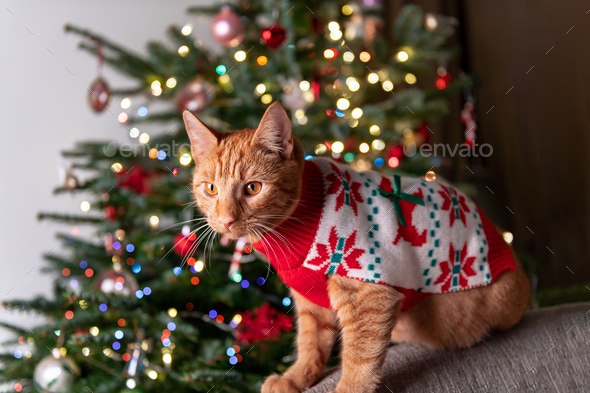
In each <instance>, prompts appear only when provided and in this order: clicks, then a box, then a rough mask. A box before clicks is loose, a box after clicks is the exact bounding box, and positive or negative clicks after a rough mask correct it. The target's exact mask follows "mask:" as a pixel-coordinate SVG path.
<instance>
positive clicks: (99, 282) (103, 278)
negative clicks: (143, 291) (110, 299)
mask: <svg viewBox="0 0 590 393" xmlns="http://www.w3.org/2000/svg"><path fill="white" fill-rule="evenodd" d="M93 286H94V289H95V290H97V291H100V292H103V293H114V294H115V295H122V296H131V295H134V294H135V291H137V290H138V289H139V285H138V284H137V280H136V279H135V277H133V274H131V273H129V272H128V271H127V270H124V269H121V270H120V271H115V270H114V269H110V270H106V271H104V272H102V273H101V274H99V275H98V277H96V279H95V280H94V283H93Z"/></svg>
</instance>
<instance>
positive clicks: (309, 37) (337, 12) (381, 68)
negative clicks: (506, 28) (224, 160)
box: [0, 0, 476, 393]
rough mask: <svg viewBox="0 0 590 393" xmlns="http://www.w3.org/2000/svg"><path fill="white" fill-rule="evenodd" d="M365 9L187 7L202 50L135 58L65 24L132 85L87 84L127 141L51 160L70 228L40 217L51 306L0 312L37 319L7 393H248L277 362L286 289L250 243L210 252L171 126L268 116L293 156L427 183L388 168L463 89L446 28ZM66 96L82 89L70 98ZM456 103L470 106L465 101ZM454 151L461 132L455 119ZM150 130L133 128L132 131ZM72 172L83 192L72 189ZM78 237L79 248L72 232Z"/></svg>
mask: <svg viewBox="0 0 590 393" xmlns="http://www.w3.org/2000/svg"><path fill="white" fill-rule="evenodd" d="M380 4H381V3H380V2H373V1H371V2H367V1H365V2H362V3H347V2H340V1H328V2H311V1H285V0H281V1H279V2H268V1H262V0H252V1H243V2H239V3H236V4H235V5H225V6H222V7H221V6H211V7H206V8H197V7H195V8H191V9H189V10H188V11H189V13H191V14H198V15H208V16H211V17H212V20H211V22H210V23H211V31H212V34H213V37H214V38H215V40H216V41H217V43H218V44H220V45H221V46H222V47H223V48H224V50H223V51H221V52H220V53H216V52H212V51H210V50H209V49H208V48H207V47H206V46H205V45H204V44H203V43H202V41H201V40H199V38H198V37H194V36H193V35H192V26H191V25H190V24H187V25H186V26H172V27H170V28H169V30H168V31H167V32H166V33H167V36H168V40H167V41H166V42H165V43H164V42H149V43H148V44H147V49H148V55H147V56H145V57H144V56H139V55H136V54H134V52H133V51H132V50H128V49H126V48H123V47H121V46H119V45H117V44H116V43H114V42H113V41H111V40H109V39H108V38H107V37H104V36H102V35H99V34H97V33H95V32H91V31H88V30H85V29H83V28H79V27H75V26H70V25H69V26H67V27H66V30H67V31H68V32H71V33H74V34H77V35H78V36H80V37H81V40H82V41H81V44H80V47H81V48H82V49H83V50H85V51H87V52H89V53H91V54H93V55H96V56H97V58H98V61H99V64H103V63H104V64H105V65H107V66H110V67H113V68H114V69H116V70H118V71H119V72H121V73H122V74H124V75H126V76H128V77H129V78H130V79H132V80H133V81H134V82H135V83H136V87H135V88H133V89H111V88H110V87H109V85H108V82H107V81H104V80H103V79H102V78H100V76H99V77H98V78H97V80H96V81H94V83H93V84H92V85H91V86H90V87H89V92H88V93H87V94H88V96H89V100H90V104H91V108H92V109H93V110H95V111H96V112H102V111H105V112H111V113H113V114H115V115H116V116H117V119H118V121H119V122H120V123H121V129H122V131H125V132H126V133H128V134H129V136H130V143H129V144H127V145H116V144H114V143H108V142H104V143H97V142H92V143H91V142H85V143H79V144H78V145H77V146H75V148H74V149H72V150H70V151H66V152H64V153H63V156H64V157H65V159H66V160H67V162H68V163H69V166H68V167H66V168H64V176H63V183H62V184H61V185H60V187H59V188H57V189H56V193H57V194H60V193H78V192H80V193H85V194H84V195H89V196H90V197H89V199H88V201H85V202H83V203H82V205H81V206H80V208H81V210H82V213H81V214H79V215H64V214H57V213H41V214H40V215H39V218H40V219H43V220H53V221H56V222H63V223H66V224H68V227H70V226H71V229H70V230H69V231H68V232H66V233H61V234H58V237H59V238H60V239H61V240H62V241H63V252H62V253H57V252H51V253H49V254H48V255H47V256H46V259H47V261H48V264H47V267H46V271H47V272H48V273H52V274H55V276H56V277H57V278H56V280H55V294H54V297H53V298H52V299H47V298H44V297H39V298H35V299H22V300H21V299H17V300H13V301H10V302H7V303H6V304H4V306H5V307H6V308H8V309H10V310H11V312H17V311H21V310H22V311H29V312H34V313H37V314H40V315H45V316H46V317H47V323H46V324H44V325H41V326H38V327H36V328H34V329H31V330H29V329H28V328H21V327H18V326H13V325H10V324H6V323H3V324H2V326H3V327H5V328H8V329H10V330H12V331H13V332H14V333H15V339H14V340H13V341H10V342H6V343H4V346H5V348H8V349H9V350H8V352H6V353H3V354H1V355H0V356H1V360H0V361H1V362H2V364H3V368H2V370H1V371H0V376H1V380H2V382H3V383H6V384H8V385H9V386H10V388H9V390H8V391H17V392H20V391H23V392H31V391H35V390H39V391H44V392H82V391H90V392H93V393H99V392H120V391H127V390H129V391H131V390H134V391H140V392H141V391H145V392H147V391H154V392H155V391H157V392H177V391H197V392H209V391H210V390H211V389H212V388H213V387H215V391H227V392H245V391H257V390H258V389H259V387H260V384H261V383H262V381H263V378H264V377H265V376H266V375H268V374H270V373H272V372H281V371H283V370H285V369H286V368H287V366H288V365H289V363H290V362H292V361H293V360H294V355H293V354H292V352H293V349H292V348H293V347H292V340H293V336H294V332H293V315H294V311H293V306H291V301H290V298H289V290H288V288H286V287H285V286H284V285H282V283H281V282H280V280H279V279H278V278H277V275H276V274H275V273H274V272H273V271H272V269H270V267H269V265H268V263H267V262H266V261H265V260H264V257H262V256H261V255H259V254H257V253H256V252H254V251H253V250H252V247H251V245H249V244H245V241H242V240H238V241H237V242H235V243H234V242H230V241H229V239H227V238H223V237H222V238H218V236H217V235H216V234H215V233H213V232H212V231H211V230H210V229H209V228H208V227H207V225H206V222H205V221H204V219H203V218H202V217H201V216H200V215H199V213H198V211H196V210H195V205H194V202H193V198H192V196H191V190H190V180H191V172H192V168H191V163H192V157H191V155H190V147H189V143H188V138H187V136H186V132H185V130H184V125H183V123H182V116H181V113H182V111H183V110H190V111H192V112H193V113H195V114H197V116H199V118H200V119H201V120H202V121H204V122H205V123H207V124H208V125H210V126H212V127H215V128H217V129H220V130H229V129H239V128H244V127H256V126H257V124H258V122H259V120H260V118H261V116H262V114H263V113H264V110H265V109H266V108H267V107H268V105H269V104H270V103H271V102H274V101H279V102H281V103H282V104H283V106H284V107H285V108H286V109H287V110H288V112H289V113H290V115H291V116H292V123H293V132H294V134H295V135H296V136H297V138H299V140H300V141H301V142H302V144H303V146H304V148H305V149H306V151H307V154H308V157H313V156H320V155H324V156H331V157H332V158H333V159H335V160H338V161H343V162H348V163H350V165H352V166H353V167H354V168H355V169H359V170H364V169H374V170H378V171H382V172H386V173H393V172H394V171H395V172H402V171H403V172H406V173H413V174H416V175H422V176H423V175H425V174H426V173H427V172H428V174H427V175H428V176H430V177H433V176H435V174H434V171H432V169H433V168H435V167H437V166H439V165H440V162H439V161H436V159H435V160H433V159H431V158H424V157H419V156H418V155H416V156H413V157H405V155H404V148H411V149H414V148H416V146H420V145H421V144H423V143H425V142H427V141H428V139H429V137H430V134H431V130H430V129H429V127H428V123H427V122H428V121H435V120H436V119H437V118H441V117H443V116H445V115H446V114H448V112H449V106H450V105H449V97H450V96H451V95H453V94H455V93H457V92H459V91H461V90H462V89H464V88H466V87H467V86H469V85H470V80H469V78H466V77H461V76H459V75H457V76H456V77H451V74H450V73H449V72H448V71H447V69H446V67H447V65H448V64H450V61H451V60H452V58H453V57H454V56H455V55H456V54H457V48H455V47H452V46H450V45H449V39H450V38H451V37H452V35H453V31H454V24H455V21H454V20H453V19H452V18H448V17H443V16H437V15H431V14H427V15H424V14H423V13H422V11H421V9H420V8H418V7H416V6H412V5H410V6H406V7H404V8H403V9H402V10H401V12H400V13H399V15H398V16H397V18H396V20H395V22H394V23H393V25H392V26H393V27H392V28H386V26H389V24H387V23H384V22H385V21H384V20H383V19H382V15H383V12H382V8H381V7H382V6H381V5H380ZM81 94H82V92H81ZM468 104H470V103H469V102H468ZM465 111H466V114H465V116H464V122H465V123H466V129H467V130H469V131H472V132H467V137H466V143H467V144H468V145H472V144H473V140H474V138H475V134H476V133H475V123H474V121H473V118H472V117H470V116H469V113H470V111H471V112H472V107H469V105H466V110H465ZM148 131H149V132H148ZM81 172H84V173H85V174H86V175H87V176H86V177H85V178H86V180H85V181H83V182H82V181H80V180H79V179H78V175H79V174H80V173H81ZM81 225H90V226H92V228H93V233H94V236H93V237H92V238H90V239H83V238H81V236H79V234H78V230H79V229H78V227H79V226H81Z"/></svg>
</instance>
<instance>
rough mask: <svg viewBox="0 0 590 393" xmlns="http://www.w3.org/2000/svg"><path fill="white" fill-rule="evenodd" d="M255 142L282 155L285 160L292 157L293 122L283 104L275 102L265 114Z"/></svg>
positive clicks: (255, 136)
mask: <svg viewBox="0 0 590 393" xmlns="http://www.w3.org/2000/svg"><path fill="white" fill-rule="evenodd" d="M254 141H255V142H256V143H259V144H261V145H263V146H265V147H266V148H267V149H269V150H270V151H274V152H278V153H280V154H281V155H282V156H283V157H285V158H288V157H289V156H291V152H293V135H292V134H291V120H289V116H287V113H286V112H285V110H284V109H283V107H282V106H281V104H279V103H278V102H275V103H274V104H272V105H271V106H269V107H268V109H267V110H266V112H264V116H262V120H260V124H259V125H258V128H257V129H256V134H255V135H254Z"/></svg>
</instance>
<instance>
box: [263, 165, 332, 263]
mask: <svg viewBox="0 0 590 393" xmlns="http://www.w3.org/2000/svg"><path fill="white" fill-rule="evenodd" d="M302 180H303V182H302V187H301V195H300V197H299V203H298V204H297V207H296V208H295V211H294V212H293V214H291V216H290V217H289V218H288V219H286V220H285V221H283V222H282V223H281V224H280V225H279V226H277V227H276V228H275V229H274V230H275V231H276V233H267V234H266V235H265V236H264V237H263V238H262V240H261V241H259V242H258V243H255V244H254V245H253V246H254V248H255V249H256V250H258V251H260V252H261V253H262V254H264V255H265V256H266V258H267V259H268V260H269V261H270V263H271V264H272V265H273V267H274V268H275V269H276V270H277V271H279V272H280V271H284V270H290V269H294V268H296V267H299V266H301V264H302V263H303V261H304V260H305V258H306V257H307V254H308V252H309V249H310V248H311V245H312V244H313V241H314V239H315V235H316V232H317V229H318V225H319V222H320V214H321V212H322V206H323V204H324V181H323V177H322V173H321V172H320V169H319V168H318V167H317V165H316V164H314V163H313V162H312V161H305V167H304V169H303V178H302Z"/></svg>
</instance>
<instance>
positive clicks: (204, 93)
mask: <svg viewBox="0 0 590 393" xmlns="http://www.w3.org/2000/svg"><path fill="white" fill-rule="evenodd" d="M214 99H215V89H213V85H212V84H211V83H209V82H207V81H206V80H204V79H203V78H196V79H195V80H193V81H192V82H189V83H187V84H186V85H185V86H184V87H183V88H182V89H181V90H180V91H179V92H178V95H177V96H176V105H177V106H178V110H179V111H181V112H184V111H190V112H193V113H199V112H202V111H203V110H205V109H206V108H207V107H208V106H209V105H211V103H212V102H213V100H214Z"/></svg>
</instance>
